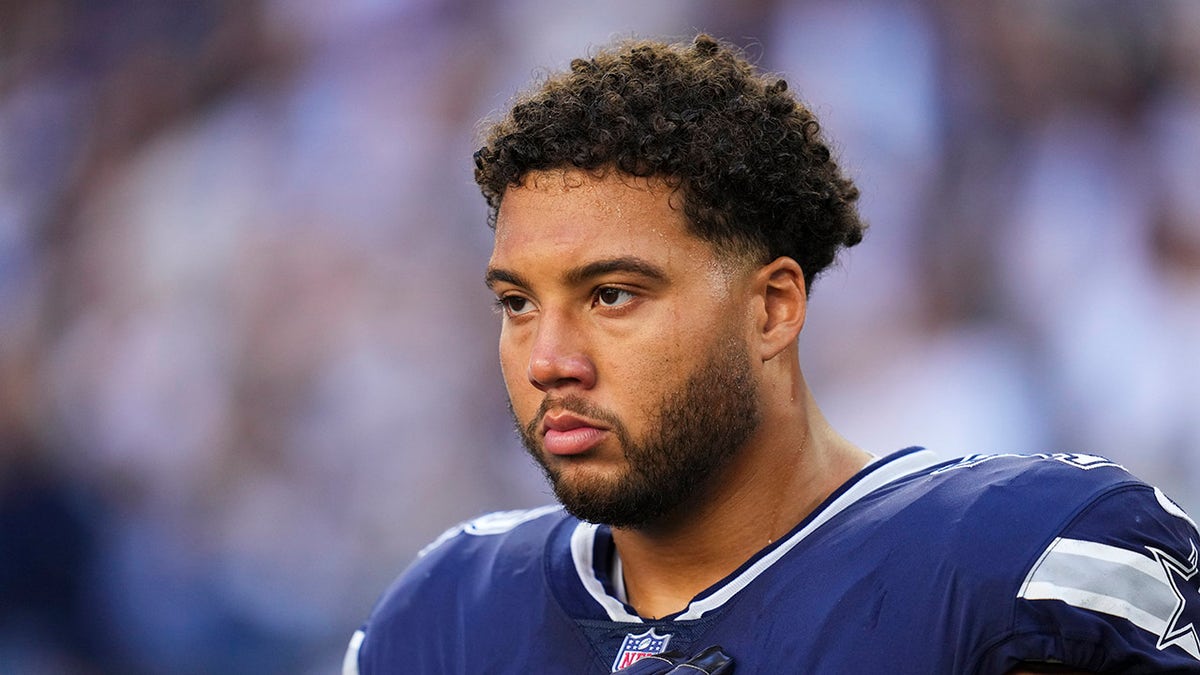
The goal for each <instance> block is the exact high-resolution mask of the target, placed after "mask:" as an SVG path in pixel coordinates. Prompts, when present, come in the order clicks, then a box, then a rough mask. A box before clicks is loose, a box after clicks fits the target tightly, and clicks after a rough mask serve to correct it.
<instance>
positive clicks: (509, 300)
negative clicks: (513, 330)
mask: <svg viewBox="0 0 1200 675" xmlns="http://www.w3.org/2000/svg"><path fill="white" fill-rule="evenodd" d="M496 304H497V305H499V306H500V308H501V309H503V310H504V313H505V314H507V315H508V316H520V315H522V314H527V313H529V312H532V311H533V303H532V302H530V301H529V299H528V298H523V297H521V296H519V295H506V296H504V297H502V298H500V299H498V300H496Z"/></svg>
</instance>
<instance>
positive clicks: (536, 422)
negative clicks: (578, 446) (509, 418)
mask: <svg viewBox="0 0 1200 675" xmlns="http://www.w3.org/2000/svg"><path fill="white" fill-rule="evenodd" d="M508 408H509V410H510V411H512V401H509V404H508ZM551 410H566V411H567V412H571V413H575V414H576V415H579V416H580V417H586V418H588V419H591V420H595V421H597V422H603V423H604V424H607V425H608V426H609V427H610V428H611V429H612V431H613V432H615V433H616V434H617V436H618V437H620V438H622V439H625V438H627V434H626V432H625V425H624V424H623V423H622V422H621V420H620V418H618V417H617V416H616V415H614V414H613V413H611V412H609V411H607V410H605V409H604V408H601V407H600V406H597V405H595V404H593V403H591V402H590V401H588V400H587V399H585V398H583V397H582V396H579V395H577V394H568V395H567V396H547V397H545V398H543V399H542V403H541V405H539V406H538V409H537V412H536V413H534V415H533V419H531V420H529V423H528V424H526V425H525V426H524V427H522V428H521V430H522V431H523V432H524V435H525V437H526V438H536V437H537V435H538V431H539V429H540V428H541V425H542V418H544V417H545V416H546V413H548V412H550V411H551ZM513 417H514V418H515V417H516V415H515V414H514V415H513Z"/></svg>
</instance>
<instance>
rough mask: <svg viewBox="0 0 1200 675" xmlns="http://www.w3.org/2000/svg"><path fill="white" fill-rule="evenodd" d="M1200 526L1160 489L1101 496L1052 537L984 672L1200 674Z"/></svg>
mask: <svg viewBox="0 0 1200 675" xmlns="http://www.w3.org/2000/svg"><path fill="white" fill-rule="evenodd" d="M1198 539H1200V535H1198V534H1197V529H1196V524H1195V523H1194V522H1193V521H1192V520H1191V519H1190V518H1189V517H1188V516H1187V514H1185V513H1184V512H1183V510H1182V509H1180V508H1179V507H1178V506H1177V505H1175V504H1174V503H1173V502H1171V501H1170V500H1169V499H1168V498H1167V497H1166V495H1164V494H1163V493H1162V492H1161V491H1159V490H1158V489H1156V488H1152V487H1150V486H1147V485H1145V484H1141V483H1130V484H1126V485H1123V486H1120V487H1117V488H1114V489H1112V490H1111V491H1109V492H1107V493H1105V494H1103V495H1102V496H1101V497H1099V498H1098V499H1097V500H1096V501H1095V502H1093V503H1092V504H1091V505H1090V506H1089V507H1087V508H1085V509H1084V510H1083V511H1082V512H1080V514H1079V515H1078V516H1077V517H1075V518H1074V519H1073V520H1072V521H1071V522H1070V523H1069V524H1068V525H1067V526H1066V527H1065V528H1064V529H1063V530H1062V531H1061V532H1060V533H1059V534H1058V536H1056V537H1054V538H1053V540H1051V541H1050V542H1049V543H1048V545H1047V546H1046V547H1045V549H1044V550H1043V551H1042V552H1041V555H1040V556H1039V557H1038V558H1037V559H1036V562H1034V564H1033V565H1032V566H1031V568H1030V569H1029V570H1028V572H1027V574H1026V576H1025V578H1024V580H1023V582H1022V583H1021V585H1020V587H1019V589H1018V591H1017V593H1016V598H1015V599H1014V603H1015V604H1014V614H1013V624H1012V627H1013V629H1012V632H1011V633H1010V635H1009V636H1007V637H1006V638H1005V639H1004V640H1003V641H1001V642H1000V643H999V644H997V645H996V646H995V647H994V648H993V649H991V650H990V652H989V654H988V656H987V658H986V661H985V665H984V666H983V667H981V668H980V669H979V672H982V673H991V672H995V673H1003V672H1007V671H1008V669H1010V668H1012V667H1014V666H1016V665H1017V664H1018V663H1020V662H1022V661H1037V662H1050V663H1063V664H1066V665H1068V666H1071V667H1074V668H1081V669H1084V670H1087V671H1089V672H1096V673H1167V672H1169V673H1200V636H1198V635H1197V629H1198V628H1200V584H1198V582H1200V575H1198V574H1197V549H1196V542H1197V540H1198Z"/></svg>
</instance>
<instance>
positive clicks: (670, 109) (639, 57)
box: [475, 35, 866, 288]
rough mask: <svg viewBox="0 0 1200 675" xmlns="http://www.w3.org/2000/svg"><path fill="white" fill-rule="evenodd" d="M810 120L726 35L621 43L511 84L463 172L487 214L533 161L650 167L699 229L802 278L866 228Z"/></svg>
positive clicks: (631, 169) (642, 172)
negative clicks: (519, 88)
mask: <svg viewBox="0 0 1200 675" xmlns="http://www.w3.org/2000/svg"><path fill="white" fill-rule="evenodd" d="M819 131H820V127H819V125H818V124H817V120H816V118H815V117H814V116H813V113H812V112H811V111H810V110H808V109H807V108H806V107H804V106H803V105H801V104H799V103H798V102H797V101H796V99H795V98H794V97H793V96H792V95H791V94H790V93H788V91H787V82H785V81H784V80H781V79H777V78H774V77H768V76H765V75H763V74H760V73H759V72H758V71H757V70H756V69H755V68H754V66H752V65H751V64H750V63H749V62H748V61H747V60H746V58H745V57H744V56H743V55H742V54H741V53H740V52H739V51H738V50H737V49H736V48H734V47H731V46H729V45H726V44H723V43H721V42H718V41H717V40H715V39H713V38H711V37H709V36H707V35H699V36H697V37H696V39H695V40H694V41H693V42H692V43H691V44H674V45H667V44H663V43H659V42H649V41H636V42H628V43H623V44H621V45H618V46H617V47H615V48H613V49H611V50H604V51H600V52H598V53H597V54H595V56H593V57H592V58H589V59H575V60H574V61H572V62H571V69H570V71H569V72H564V73H560V74H558V75H554V76H551V77H549V78H548V79H547V80H546V81H545V82H544V83H542V85H541V86H540V87H538V88H536V89H535V90H533V91H531V92H529V93H526V94H524V95H522V96H521V97H519V98H518V100H517V101H516V103H515V104H514V105H513V107H512V109H511V110H510V111H509V113H508V114H507V115H506V116H505V117H504V118H502V119H500V120H499V121H497V122H495V123H494V124H493V125H492V126H491V127H490V129H489V130H488V131H487V132H486V136H485V139H484V146H483V147H482V148H480V149H479V150H478V151H477V152H476V153H475V181H476V182H477V183H478V184H479V187H480V189H481V191H482V192H483V196H484V197H485V198H486V199H487V202H488V206H489V207H490V214H489V224H490V225H491V226H492V227H495V224H496V214H497V212H498V211H499V208H500V202H501V200H503V198H504V193H505V191H506V190H507V189H508V188H509V187H511V186H518V185H521V182H522V180H523V179H524V177H525V176H526V175H527V174H528V173H529V172H531V171H538V170H544V169H559V168H570V167H575V168H578V169H583V170H587V171H591V172H597V173H602V172H604V171H606V170H611V169H613V168H615V169H617V170H619V171H621V172H624V173H626V174H629V175H633V176H642V177H658V178H662V179H664V180H665V181H667V183H668V184H669V185H671V186H672V187H674V188H676V189H678V190H680V191H681V192H682V195H683V200H682V201H683V212H684V215H685V216H686V218H687V221H688V225H689V227H691V228H692V231H693V232H694V233H695V234H696V235H697V236H699V237H700V238H702V239H704V240H706V241H709V242H713V243H715V244H717V245H718V250H723V251H729V252H734V253H736V254H739V255H749V256H752V257H753V258H754V259H755V260H756V261H757V262H759V263H760V264H762V263H766V262H769V261H771V260H774V259H775V258H777V257H779V256H789V257H791V258H793V259H794V260H796V262H797V263H799V264H800V266H801V268H802V269H803V270H804V281H805V285H806V286H808V287H809V288H811V286H812V282H813V279H814V278H815V277H816V276H817V275H818V274H820V273H821V272H822V271H823V270H824V269H825V268H826V267H828V266H829V265H830V264H831V263H832V262H833V260H834V257H835V256H836V254H837V252H838V250H839V249H840V248H841V247H843V246H853V245H855V244H857V243H858V242H860V241H862V237H863V232H864V230H865V229H866V226H865V224H864V223H863V222H862V221H861V220H860V219H859V216H858V212H857V209H856V208H855V206H854V203H855V201H856V200H857V199H858V188H856V187H855V186H854V184H853V183H852V182H851V181H850V180H848V179H847V178H845V177H844V176H842V174H841V172H840V170H839V169H838V165H837V163H836V162H834V160H833V159H832V158H831V154H830V151H829V146H828V145H826V143H825V141H824V140H823V139H822V138H821V135H820V133H819Z"/></svg>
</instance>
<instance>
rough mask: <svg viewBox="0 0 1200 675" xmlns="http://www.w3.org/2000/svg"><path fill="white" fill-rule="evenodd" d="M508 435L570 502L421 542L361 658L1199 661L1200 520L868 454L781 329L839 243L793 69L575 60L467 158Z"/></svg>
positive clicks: (485, 664) (827, 184) (917, 667)
mask: <svg viewBox="0 0 1200 675" xmlns="http://www.w3.org/2000/svg"><path fill="white" fill-rule="evenodd" d="M476 179H477V181H478V182H479V184H480V186H481V188H482V190H483V194H484V196H485V197H486V198H487V200H488V203H489V204H490V206H491V207H492V218H493V224H494V227H495V246H494V250H493V253H492V257H491V260H490V262H489V265H488V270H487V283H488V286H489V287H490V288H491V289H492V291H494V292H495V294H496V297H497V300H498V303H499V306H500V308H501V310H502V318H501V322H502V323H501V333H500V359H501V364H502V366H503V372H504V378H505V382H506V384H507V387H508V393H509V397H510V402H511V406H512V412H513V415H514V418H515V419H516V423H517V430H518V432H519V434H520V436H521V438H522V440H523V441H524V443H525V445H526V447H527V448H528V449H529V452H530V454H531V455H532V456H533V458H534V459H535V460H536V461H537V462H538V463H539V464H540V465H541V467H542V468H543V469H544V471H545V473H546V475H547V477H548V479H549V481H550V483H551V485H552V486H553V488H554V491H555V495H556V496H557V497H558V500H559V501H560V502H561V503H562V508H561V509H560V508H558V507H548V508H543V509H536V510H532V511H523V512H510V513H501V514H494V515H491V516H485V517H483V518H480V519H478V520H475V521H472V522H470V523H466V524H464V525H462V526H460V527H458V528H455V529H453V530H451V531H450V532H448V533H446V534H445V535H443V536H442V537H441V538H440V539H439V540H438V541H436V542H434V544H432V545H431V546H430V547H428V548H427V549H426V550H425V551H423V552H422V554H421V555H420V557H419V559H418V560H417V561H416V562H415V563H414V564H413V566H412V567H411V568H410V569H409V570H408V571H407V572H405V574H404V575H403V576H401V578H400V579H399V580H398V581H397V583H396V584H395V585H394V587H393V588H392V589H391V590H390V591H389V592H388V593H387V595H386V596H385V597H384V599H383V600H382V601H381V603H380V604H379V606H378V607H377V608H376V610H375V612H374V613H373V615H372V616H371V618H370V620H369V621H368V622H367V624H366V626H365V627H364V629H363V630H362V631H360V632H359V633H357V634H356V635H355V638H354V640H353V641H352V644H351V649H350V651H349V653H348V654H347V658H346V668H345V672H346V673H347V674H350V673H362V674H363V675H374V674H378V673H400V672H405V673H407V672H420V673H572V674H580V673H605V672H613V671H618V670H622V669H626V672H629V673H666V672H697V671H701V672H709V673H717V672H721V673H729V672H734V670H735V669H736V672H737V673H738V674H739V675H746V674H748V673H914V674H915V673H920V674H922V675H928V674H930V673H954V674H960V673H996V674H1001V673H1009V672H1120V673H1137V672H1147V673H1148V672H1155V673H1158V672H1200V641H1198V640H1197V628H1196V626H1197V622H1198V621H1200V595H1198V588H1197V581H1198V580H1200V575H1197V573H1196V572H1197V549H1196V541H1197V540H1198V539H1200V535H1198V534H1197V532H1196V529H1195V525H1194V523H1192V521H1191V520H1190V519H1188V517H1187V516H1186V515H1185V514H1184V513H1183V512H1182V511H1181V510H1180V509H1179V508H1178V507H1177V506H1175V505H1174V504H1173V503H1172V502H1170V501H1169V500H1168V499H1167V498H1166V497H1165V496H1163V495H1162V494H1161V493H1160V492H1158V491H1157V490H1155V489H1154V488H1151V487H1149V486H1147V485H1145V484H1143V483H1141V482H1139V481H1137V480H1136V479H1134V478H1133V477H1131V476H1130V475H1129V474H1127V473H1125V472H1124V470H1122V469H1121V468H1120V467H1118V466H1116V465H1114V464H1112V463H1111V462H1108V461H1106V460H1103V459H1101V458H1098V457H1092V456H1086V455H1068V454H1055V455H1037V456H974V457H968V458H964V459H961V460H956V461H951V462H941V463H938V462H936V461H935V460H934V459H932V458H931V457H930V455H929V454H928V453H927V452H926V451H923V450H920V449H908V450H903V451H900V452H897V453H895V454H892V455H889V456H886V457H882V458H878V457H874V456H872V455H871V454H869V453H867V452H865V451H864V450H862V449H859V448H857V447H855V446H853V445H852V444H851V443H849V442H848V441H846V440H845V439H844V438H842V437H841V436H839V435H838V434H837V432H835V431H834V430H833V429H832V428H831V427H830V425H829V424H828V423H827V422H826V421H825V419H824V418H823V417H822V416H821V412H820V410H819V409H818V408H817V405H816V404H815V402H814V400H813V397H812V396H811V394H810V392H809V390H808V388H807V386H806V385H805V382H804V378H803V375H802V373H801V367H800V362H799V356H798V352H797V339H798V336H799V333H800V330H801V328H802V326H803V325H804V321H805V313H806V308H807V301H808V296H809V293H810V291H811V288H812V284H813V281H814V279H815V278H816V277H817V276H818V275H819V274H820V273H821V271H822V270H824V269H825V268H826V267H827V266H828V265H830V264H831V262H832V261H833V260H834V257H835V255H836V253H837V252H838V250H839V249H841V248H843V247H845V246H852V245H854V244H856V243H858V242H859V240H860V239H861V238H862V234H863V230H864V226H863V225H862V223H861V222H860V221H859V219H858V216H857V214H856V211H855V208H854V202H855V200H856V199H857V196H858V193H857V190H856V189H855V188H854V186H853V185H852V184H851V182H850V181H848V180H847V179H845V178H844V177H843V176H842V175H841V172H840V170H839V168H838V167H837V165H836V163H835V162H834V161H833V160H832V159H831V156H830V152H829V149H828V147H827V145H826V144H825V142H824V141H823V140H822V138H821V136H820V134H819V129H818V125H817V122H816V120H815V119H814V118H813V115H812V114H811V112H809V111H808V110H807V109H805V108H804V107H802V106H801V105H799V104H798V103H797V102H796V101H795V100H794V99H793V98H792V97H791V96H790V95H789V94H788V92H787V91H786V84H785V83H784V82H783V81H782V80H780V81H775V80H772V79H768V78H766V77H764V76H762V75H760V74H758V73H757V72H756V71H755V70H754V69H753V68H752V67H751V66H750V65H749V64H748V63H747V62H746V61H745V60H744V59H743V58H742V57H741V56H740V55H739V54H738V53H736V52H735V51H734V50H732V49H731V48H728V47H726V46H724V45H722V44H720V43H718V42H716V41H714V40H712V39H711V38H708V37H706V36H700V37H698V38H696V40H695V41H694V42H693V43H692V44H690V45H663V44H657V43H649V42H646V43H634V44H625V45H621V46H619V47H617V48H615V49H613V50H610V51H604V52H600V53H598V54H596V55H595V56H594V57H593V58H590V59H577V60H576V61H574V62H573V63H572V64H571V69H570V71H569V72H567V73H564V74H561V75H558V76H556V77H552V78H550V79H549V80H548V81H546V82H545V83H544V84H542V86H541V87H540V88H538V89H537V90H535V91H533V92H532V93H530V94H528V95H527V96H525V97H524V98H522V99H521V100H520V101H519V102H518V103H517V104H516V105H515V106H514V107H513V108H512V110H511V112H510V113H509V115H508V116H507V117H505V118H504V119H503V120H501V121H499V122H498V123H496V124H495V126H493V127H492V129H491V131H490V133H489V135H488V136H487V139H486V144H485V145H484V147H483V148H482V149H481V150H480V151H479V152H478V153H477V154H476Z"/></svg>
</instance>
